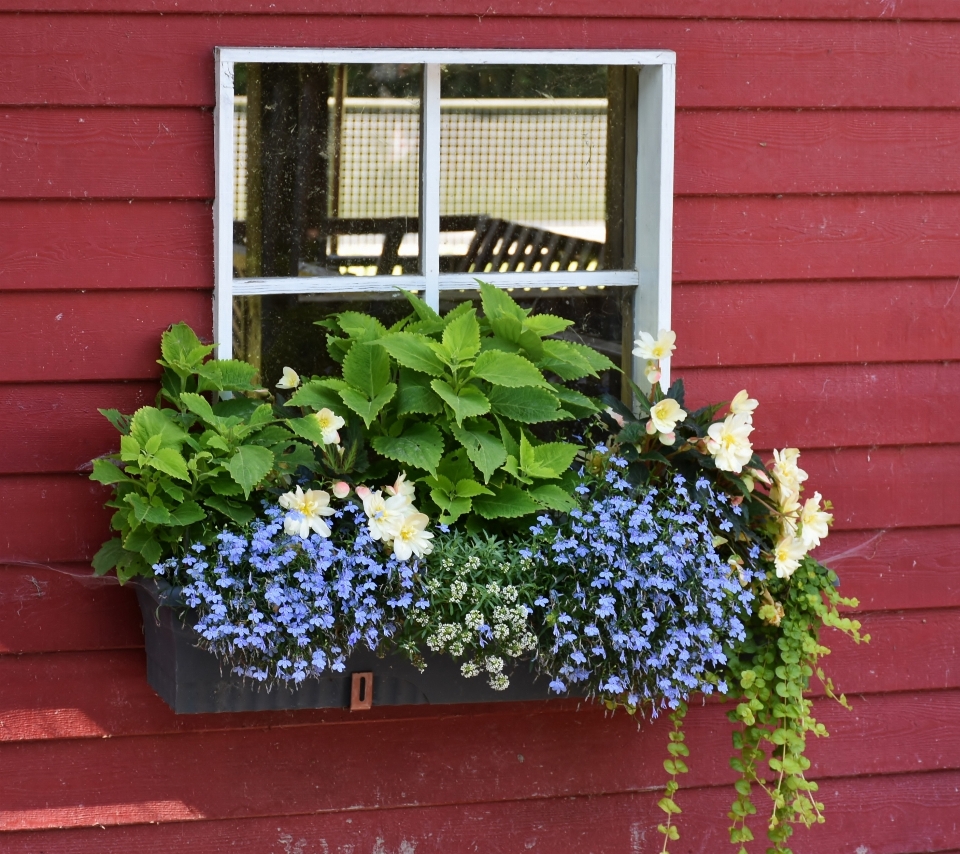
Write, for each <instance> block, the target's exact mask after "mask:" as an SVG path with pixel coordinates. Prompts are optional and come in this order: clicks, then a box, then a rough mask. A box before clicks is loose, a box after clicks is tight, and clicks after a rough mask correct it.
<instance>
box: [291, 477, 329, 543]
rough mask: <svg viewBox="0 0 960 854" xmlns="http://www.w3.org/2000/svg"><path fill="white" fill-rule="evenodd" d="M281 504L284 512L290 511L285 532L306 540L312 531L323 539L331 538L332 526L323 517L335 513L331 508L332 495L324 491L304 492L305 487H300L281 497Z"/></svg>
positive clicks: (312, 490) (311, 490)
mask: <svg viewBox="0 0 960 854" xmlns="http://www.w3.org/2000/svg"><path fill="white" fill-rule="evenodd" d="M279 503H280V506H281V507H282V508H283V509H284V510H289V511H290V512H289V513H288V514H287V516H286V518H285V519H284V520H283V530H284V531H285V532H286V533H287V534H289V535H290V536H294V535H297V536H299V537H301V538H302V539H306V538H307V537H309V536H310V531H311V529H312V530H314V531H316V533H318V534H319V535H320V536H321V537H329V536H330V526H329V525H328V524H327V523H326V522H324V521H323V517H324V516H332V515H333V513H334V511H333V509H332V508H331V507H330V495H329V494H328V493H326V492H324V491H323V490H322V489H308V490H307V491H306V492H304V491H303V487H301V486H298V487H297V488H296V491H294V492H286V493H284V494H283V495H281V496H280V502H279Z"/></svg>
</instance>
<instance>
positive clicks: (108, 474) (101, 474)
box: [90, 454, 139, 486]
mask: <svg viewBox="0 0 960 854" xmlns="http://www.w3.org/2000/svg"><path fill="white" fill-rule="evenodd" d="M138 456H139V454H138ZM90 480H95V481H96V482H97V483H102V484H104V485H106V486H109V485H110V484H111V483H122V482H123V481H129V480H130V478H129V477H127V476H126V475H125V474H124V473H123V469H121V468H120V467H119V466H118V465H115V464H114V463H112V462H111V461H110V460H104V459H96V460H94V461H93V474H91V475H90Z"/></svg>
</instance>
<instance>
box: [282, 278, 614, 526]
mask: <svg viewBox="0 0 960 854" xmlns="http://www.w3.org/2000/svg"><path fill="white" fill-rule="evenodd" d="M406 296H407V298H408V299H409V301H410V303H411V306H412V307H413V312H412V313H411V314H410V315H409V316H407V317H405V318H403V319H402V320H400V321H399V322H398V323H396V324H394V325H393V326H392V327H390V328H389V329H387V328H386V327H384V326H383V324H382V323H380V321H379V320H377V319H376V318H374V317H371V316H369V315H366V314H361V313H358V312H341V313H340V314H337V315H334V316H333V317H331V318H328V319H327V320H325V321H321V325H323V326H325V327H326V328H327V329H328V335H327V349H328V351H329V353H330V355H331V356H332V357H333V358H334V359H335V360H336V361H337V362H339V363H340V364H341V366H342V370H341V376H339V377H323V378H318V377H315V378H313V379H311V380H309V381H307V382H306V383H305V384H304V385H303V387H302V388H300V389H299V390H298V391H297V392H296V393H295V394H294V395H293V396H292V397H291V398H290V400H289V402H288V406H292V407H293V406H297V407H302V408H303V409H304V411H305V412H307V413H314V412H319V411H321V410H323V409H329V410H330V411H331V412H333V413H335V414H336V415H338V416H339V417H341V418H344V419H345V420H346V421H347V422H348V425H350V424H352V425H357V424H358V423H359V422H362V425H363V426H362V430H360V431H357V430H356V429H355V430H354V434H355V435H358V434H359V433H363V434H365V437H366V442H367V443H368V446H369V449H370V450H372V451H373V453H374V454H375V459H374V460H373V461H372V464H373V465H376V462H377V460H378V459H379V460H381V461H391V462H390V463H389V466H387V465H383V466H381V468H383V473H384V474H386V473H387V471H388V469H395V468H396V464H397V463H400V464H401V465H402V466H403V467H405V468H406V469H407V470H408V471H409V472H410V474H411V477H413V478H416V479H418V480H420V481H421V482H423V483H424V484H425V485H426V486H427V487H428V489H429V496H430V500H431V501H432V502H433V504H434V505H435V506H436V509H437V510H438V511H439V513H440V514H441V516H440V521H441V522H442V523H448V524H449V523H453V522H456V521H457V520H464V521H466V522H467V524H468V525H469V526H470V527H472V528H473V529H479V527H481V526H482V520H484V519H513V518H518V517H523V516H528V515H530V514H532V513H537V512H540V511H542V510H544V509H550V510H567V509H569V508H570V507H572V506H573V500H572V497H571V492H570V489H571V487H570V475H569V472H570V465H571V463H572V462H573V460H574V457H575V456H576V454H577V452H578V450H579V447H578V446H577V445H576V444H573V443H572V442H567V441H543V440H541V439H538V438H537V436H536V434H535V433H534V430H533V428H534V427H539V425H551V426H555V425H556V423H557V422H564V421H572V420H576V419H579V418H584V417H587V416H591V415H593V414H595V413H596V412H597V411H598V409H597V406H596V405H595V404H594V403H593V401H591V399H590V398H588V397H587V396H585V395H583V394H581V393H580V392H578V391H576V390H574V389H572V388H569V387H567V386H566V385H565V382H567V381H573V380H577V379H580V378H582V377H586V376H597V374H598V372H600V371H604V370H608V369H611V368H615V366H614V365H613V363H612V362H610V360H609V359H607V358H606V357H605V356H602V355H601V354H599V353H597V352H595V351H593V350H591V349H590V348H589V347H585V346H583V345H580V344H576V343H574V342H570V341H564V340H560V339H556V338H549V337H548V336H551V335H556V334H557V333H560V332H563V331H564V330H565V329H566V328H567V327H568V326H570V325H571V321H569V320H565V319H563V318H559V317H553V316H551V315H531V314H530V313H529V311H528V310H525V309H522V308H521V307H520V306H518V305H517V304H516V303H515V302H514V301H513V300H512V299H511V298H510V296H509V295H508V294H507V293H506V292H505V291H503V290H500V289H498V288H495V287H493V286H491V285H487V284H484V283H480V297H481V303H482V308H483V314H482V316H478V314H477V311H476V309H475V308H474V307H473V306H472V305H471V304H470V303H463V304H462V305H460V306H458V307H457V308H456V309H454V310H453V311H451V312H449V313H448V314H447V315H446V316H445V317H441V316H440V315H439V314H437V313H436V312H435V311H433V309H431V308H430V307H428V306H427V305H426V303H424V302H423V301H422V300H421V299H419V298H418V297H416V296H415V295H413V294H409V293H408V294H407V295H406ZM290 426H291V428H292V429H293V430H294V431H295V432H297V433H298V434H299V435H300V436H302V437H303V438H305V439H309V440H311V441H317V427H316V424H315V420H314V419H311V418H310V417H303V418H299V419H293V420H291V422H290ZM372 471H377V469H376V468H374V469H372ZM428 509H431V510H432V509H433V508H428ZM431 515H434V514H431Z"/></svg>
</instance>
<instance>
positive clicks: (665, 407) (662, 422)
mask: <svg viewBox="0 0 960 854" xmlns="http://www.w3.org/2000/svg"><path fill="white" fill-rule="evenodd" d="M686 417H687V412H686V410H685V409H682V408H681V406H680V404H679V403H677V402H676V401H675V400H674V399H673V398H672V397H665V398H664V399H663V400H661V401H660V402H659V403H655V404H654V405H653V406H651V407H650V423H651V424H653V427H654V430H656V431H657V432H658V433H672V432H673V430H674V428H675V427H676V426H677V422H678V421H683V419H684V418H686Z"/></svg>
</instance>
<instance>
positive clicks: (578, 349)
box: [543, 339, 617, 374]
mask: <svg viewBox="0 0 960 854" xmlns="http://www.w3.org/2000/svg"><path fill="white" fill-rule="evenodd" d="M564 345H565V346H564ZM543 348H544V350H545V351H546V352H548V353H553V354H557V353H565V354H566V355H567V356H571V355H572V354H576V356H578V357H579V358H580V359H582V360H583V361H585V362H586V363H587V364H588V365H590V368H591V370H592V371H593V373H594V374H599V373H600V372H601V371H609V370H617V366H616V365H615V364H614V363H613V362H611V361H610V359H608V358H607V357H606V356H604V355H603V353H598V352H597V351H596V350H594V349H593V347H588V346H587V345H586V344H577V343H576V342H574V341H558V340H556V339H550V340H548V341H544V342H543Z"/></svg>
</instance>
